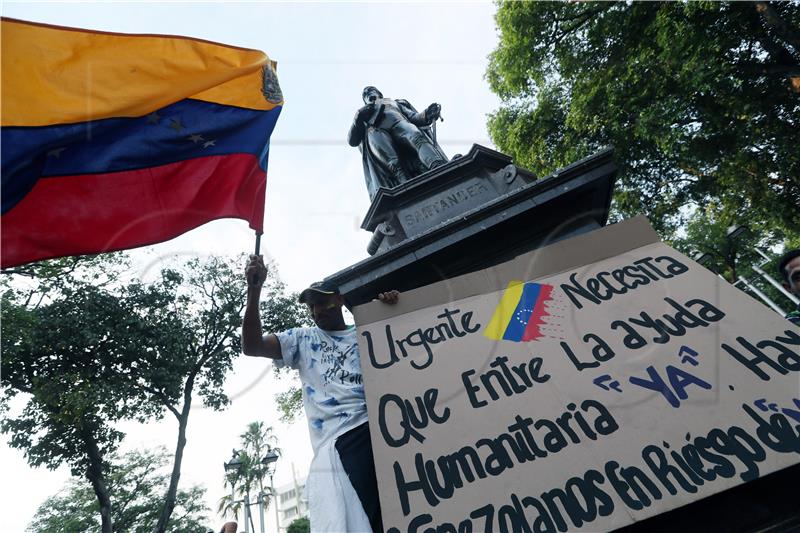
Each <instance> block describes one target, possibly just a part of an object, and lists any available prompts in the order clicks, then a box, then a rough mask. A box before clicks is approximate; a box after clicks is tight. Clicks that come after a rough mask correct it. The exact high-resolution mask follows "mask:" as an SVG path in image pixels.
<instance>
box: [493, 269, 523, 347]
mask: <svg viewBox="0 0 800 533" xmlns="http://www.w3.org/2000/svg"><path fill="white" fill-rule="evenodd" d="M524 287H525V282H524V281H516V280H515V281H510V282H509V283H508V286H507V287H506V290H505V292H503V297H502V298H501V299H500V303H499V304H498V305H497V308H496V309H495V310H494V315H493V316H492V319H491V320H490V321H489V324H488V325H487V326H486V328H485V329H484V330H483V335H484V336H485V337H488V338H490V339H493V340H496V341H499V340H502V339H503V334H505V332H506V328H507V327H508V323H509V322H510V321H511V318H512V317H513V316H514V311H516V310H517V305H519V299H520V298H521V297H522V290H523V288H524Z"/></svg>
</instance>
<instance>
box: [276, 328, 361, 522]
mask: <svg viewBox="0 0 800 533" xmlns="http://www.w3.org/2000/svg"><path fill="white" fill-rule="evenodd" d="M276 336H277V337H278V341H279V342H280V344H281V353H282V359H277V360H275V365H276V366H278V367H284V366H287V367H290V368H293V369H295V370H297V371H298V372H299V374H300V381H301V382H302V385H303V406H304V407H305V412H306V417H307V418H308V431H309V434H310V435H311V446H312V448H313V449H314V459H313V461H312V462H311V468H310V472H309V476H308V481H307V484H306V487H307V488H306V490H307V495H308V500H309V511H310V515H311V516H310V520H311V530H312V531H320V532H326V533H337V532H341V533H344V532H355V533H359V532H368V531H371V528H370V525H369V520H368V518H367V515H366V513H364V508H363V507H362V505H361V502H360V500H359V499H358V495H357V494H356V492H355V490H354V489H353V487H352V485H351V484H350V480H349V479H348V478H347V473H346V472H345V471H344V468H343V467H342V463H341V461H340V460H339V454H338V453H337V452H336V447H335V445H336V438H337V437H338V436H340V435H342V434H343V433H346V432H347V431H349V430H351V429H353V428H355V427H357V426H360V425H361V424H363V423H365V422H366V421H367V405H366V402H365V400H364V383H363V379H362V377H361V361H360V360H359V355H358V343H357V340H356V329H355V327H354V326H351V327H349V328H347V329H345V330H342V331H324V330H322V329H320V328H317V327H311V328H293V329H290V330H288V331H284V332H282V333H278V334H276Z"/></svg>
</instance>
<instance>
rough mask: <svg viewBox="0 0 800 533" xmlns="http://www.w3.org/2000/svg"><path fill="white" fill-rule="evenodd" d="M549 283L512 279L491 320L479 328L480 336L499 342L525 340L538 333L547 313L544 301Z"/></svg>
mask: <svg viewBox="0 0 800 533" xmlns="http://www.w3.org/2000/svg"><path fill="white" fill-rule="evenodd" d="M552 291H553V287H552V285H544V284H539V283H533V282H528V283H523V282H522V281H512V282H510V283H509V284H508V287H506V290H505V291H504V292H503V297H502V298H501V299H500V303H499V304H498V306H497V308H496V309H495V311H494V315H493V316H492V319H491V320H490V321H489V324H487V326H486V328H485V329H484V330H483V334H484V336H486V337H488V338H490V339H493V340H496V341H499V340H506V341H513V342H528V341H533V340H536V339H538V338H539V337H541V336H542V332H541V330H540V326H541V325H542V324H544V321H543V318H544V317H545V316H546V315H547V314H548V313H547V309H546V307H545V304H546V303H547V302H548V301H549V300H550V297H551V293H552Z"/></svg>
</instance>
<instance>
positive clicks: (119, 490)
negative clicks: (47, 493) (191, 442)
mask: <svg viewBox="0 0 800 533" xmlns="http://www.w3.org/2000/svg"><path fill="white" fill-rule="evenodd" d="M169 459H170V456H169V453H168V452H167V450H166V449H164V448H158V449H156V450H140V451H133V452H129V453H126V454H125V455H123V456H122V457H116V456H115V457H113V458H112V459H111V460H110V461H109V468H108V474H107V479H108V489H109V492H110V493H111V497H112V499H113V501H114V506H113V508H112V509H113V511H112V518H113V522H114V528H115V530H116V531H124V532H126V533H149V531H151V530H152V527H153V524H154V523H156V521H157V520H158V516H159V514H160V512H161V506H162V497H163V494H164V491H165V490H166V488H167V484H168V481H169V476H168V474H167V473H166V471H167V469H166V467H167V465H168V464H169ZM204 495H205V489H203V488H201V487H198V486H193V487H189V488H187V489H181V490H179V491H178V493H177V495H176V501H177V504H176V511H175V516H174V517H173V519H172V520H171V521H170V531H171V532H173V533H197V532H199V531H206V529H207V528H204V527H203V526H204V524H206V523H207V520H206V516H205V515H206V513H207V511H208V508H207V507H206V505H205V503H204ZM98 511H99V505H98V503H97V498H96V497H95V495H94V492H93V490H92V487H91V486H90V485H89V484H88V483H87V482H86V481H76V480H73V481H70V482H69V483H68V484H67V485H66V486H65V487H64V488H63V489H62V490H61V491H60V492H59V493H58V494H56V495H54V496H51V497H49V498H48V499H47V500H45V502H44V503H43V504H42V505H40V506H39V509H38V510H37V512H36V516H35V518H34V520H33V521H32V522H31V523H30V525H29V526H28V531H31V532H36V533H90V532H95V531H100V523H99V521H98V516H99V513H98Z"/></svg>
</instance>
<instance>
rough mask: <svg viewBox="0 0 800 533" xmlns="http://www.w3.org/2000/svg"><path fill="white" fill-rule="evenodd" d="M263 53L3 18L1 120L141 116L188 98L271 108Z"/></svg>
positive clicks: (32, 122)
mask: <svg viewBox="0 0 800 533" xmlns="http://www.w3.org/2000/svg"><path fill="white" fill-rule="evenodd" d="M269 63H270V59H269V58H268V57H267V55H266V54H265V53H263V52H260V51H258V50H249V49H244V48H236V47H232V46H225V45H222V44H216V43H211V42H207V41H199V40H195V39H189V38H185V37H174V36H159V35H126V34H119V33H103V32H94V31H86V30H77V29H70V28H63V27H58V26H49V25H43V24H34V23H29V22H24V21H18V20H13V19H3V20H2V58H1V64H2V67H1V68H2V125H3V126H43V125H48V124H65V123H73V122H84V121H87V120H97V119H102V118H110V117H139V116H143V115H147V114H149V113H151V112H153V111H155V110H157V109H161V108H162V107H165V106H167V105H169V104H172V103H175V102H178V101H180V100H183V99H186V98H194V99H198V100H205V101H207V102H213V103H218V104H225V105H231V106H237V107H245V108H250V109H257V110H269V109H272V108H274V107H276V106H277V105H280V104H281V103H280V102H279V103H270V102H268V101H267V100H266V98H265V97H264V95H263V94H262V92H261V87H262V76H263V74H262V68H263V67H264V66H265V65H267V64H269Z"/></svg>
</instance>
